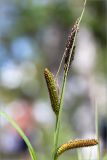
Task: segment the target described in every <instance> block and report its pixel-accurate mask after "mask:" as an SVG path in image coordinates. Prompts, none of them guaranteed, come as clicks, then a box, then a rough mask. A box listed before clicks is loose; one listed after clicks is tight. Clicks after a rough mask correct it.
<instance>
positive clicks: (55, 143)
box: [53, 0, 86, 160]
mask: <svg viewBox="0 0 107 160" xmlns="http://www.w3.org/2000/svg"><path fill="white" fill-rule="evenodd" d="M85 6H86V0H85V1H84V7H83V10H82V13H81V15H80V18H79V22H78V26H79V25H80V22H81V20H82V17H83V14H84V11H85ZM76 36H77V31H76V34H75V37H74V41H73V45H72V48H71V51H70V56H69V60H68V65H67V70H66V71H64V75H63V82H62V89H61V96H60V105H59V108H60V109H59V115H58V121H57V127H56V130H55V134H54V152H53V160H55V153H56V149H57V147H58V141H59V131H60V120H61V114H62V109H63V100H64V92H65V86H66V79H67V75H68V70H69V65H70V59H71V55H72V51H73V47H74V43H75V39H76ZM64 54H65V53H64ZM64 54H63V57H62V60H61V63H60V66H59V69H58V72H57V74H56V77H57V75H58V73H59V70H60V68H61V64H62V61H63V58H64V56H65V55H64Z"/></svg>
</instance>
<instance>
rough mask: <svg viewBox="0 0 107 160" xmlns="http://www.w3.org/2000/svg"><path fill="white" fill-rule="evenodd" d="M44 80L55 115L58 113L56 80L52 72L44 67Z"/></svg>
mask: <svg viewBox="0 0 107 160" xmlns="http://www.w3.org/2000/svg"><path fill="white" fill-rule="evenodd" d="M44 76H45V80H46V83H47V87H48V91H49V96H50V100H51V105H52V109H53V111H54V112H55V114H56V115H58V113H59V98H58V90H57V85H56V81H55V79H54V76H53V74H52V73H51V72H50V71H49V70H48V69H47V68H46V69H45V71H44Z"/></svg>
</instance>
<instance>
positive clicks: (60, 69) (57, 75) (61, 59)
mask: <svg viewBox="0 0 107 160" xmlns="http://www.w3.org/2000/svg"><path fill="white" fill-rule="evenodd" d="M64 57H65V51H64V53H63V56H62V58H61V62H60V64H59V68H58V71H57V73H56V76H55V79H57V78H58V75H59V72H60V70H61V66H62V62H63V59H64Z"/></svg>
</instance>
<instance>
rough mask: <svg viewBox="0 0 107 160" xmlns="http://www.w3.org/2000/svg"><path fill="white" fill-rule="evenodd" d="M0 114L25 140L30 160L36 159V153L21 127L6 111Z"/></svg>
mask: <svg viewBox="0 0 107 160" xmlns="http://www.w3.org/2000/svg"><path fill="white" fill-rule="evenodd" d="M0 115H1V116H2V117H4V118H6V119H7V120H8V121H9V122H10V123H11V125H12V126H13V127H14V128H15V129H16V130H17V132H18V133H19V135H20V136H21V137H22V139H23V140H24V141H25V143H26V145H27V147H28V150H29V153H30V156H31V158H32V160H37V156H36V153H35V151H34V148H33V147H32V145H31V143H30V141H29V139H28V138H27V136H26V135H25V133H24V132H23V131H22V129H21V128H20V127H19V126H18V125H17V123H16V122H15V121H14V120H13V119H12V118H11V117H10V116H9V115H8V114H7V113H5V112H0Z"/></svg>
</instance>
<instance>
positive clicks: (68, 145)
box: [55, 139, 98, 157]
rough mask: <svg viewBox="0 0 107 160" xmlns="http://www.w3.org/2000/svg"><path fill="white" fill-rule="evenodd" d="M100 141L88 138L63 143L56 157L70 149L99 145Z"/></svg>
mask: <svg viewBox="0 0 107 160" xmlns="http://www.w3.org/2000/svg"><path fill="white" fill-rule="evenodd" d="M97 144H98V141H97V140H96V139H86V140H72V141H69V142H67V143H65V144H63V145H61V146H60V147H59V148H58V149H57V152H56V155H55V157H58V156H59V155H61V154H62V153H63V152H65V151H67V150H69V149H75V148H81V147H89V146H94V145H97Z"/></svg>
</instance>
